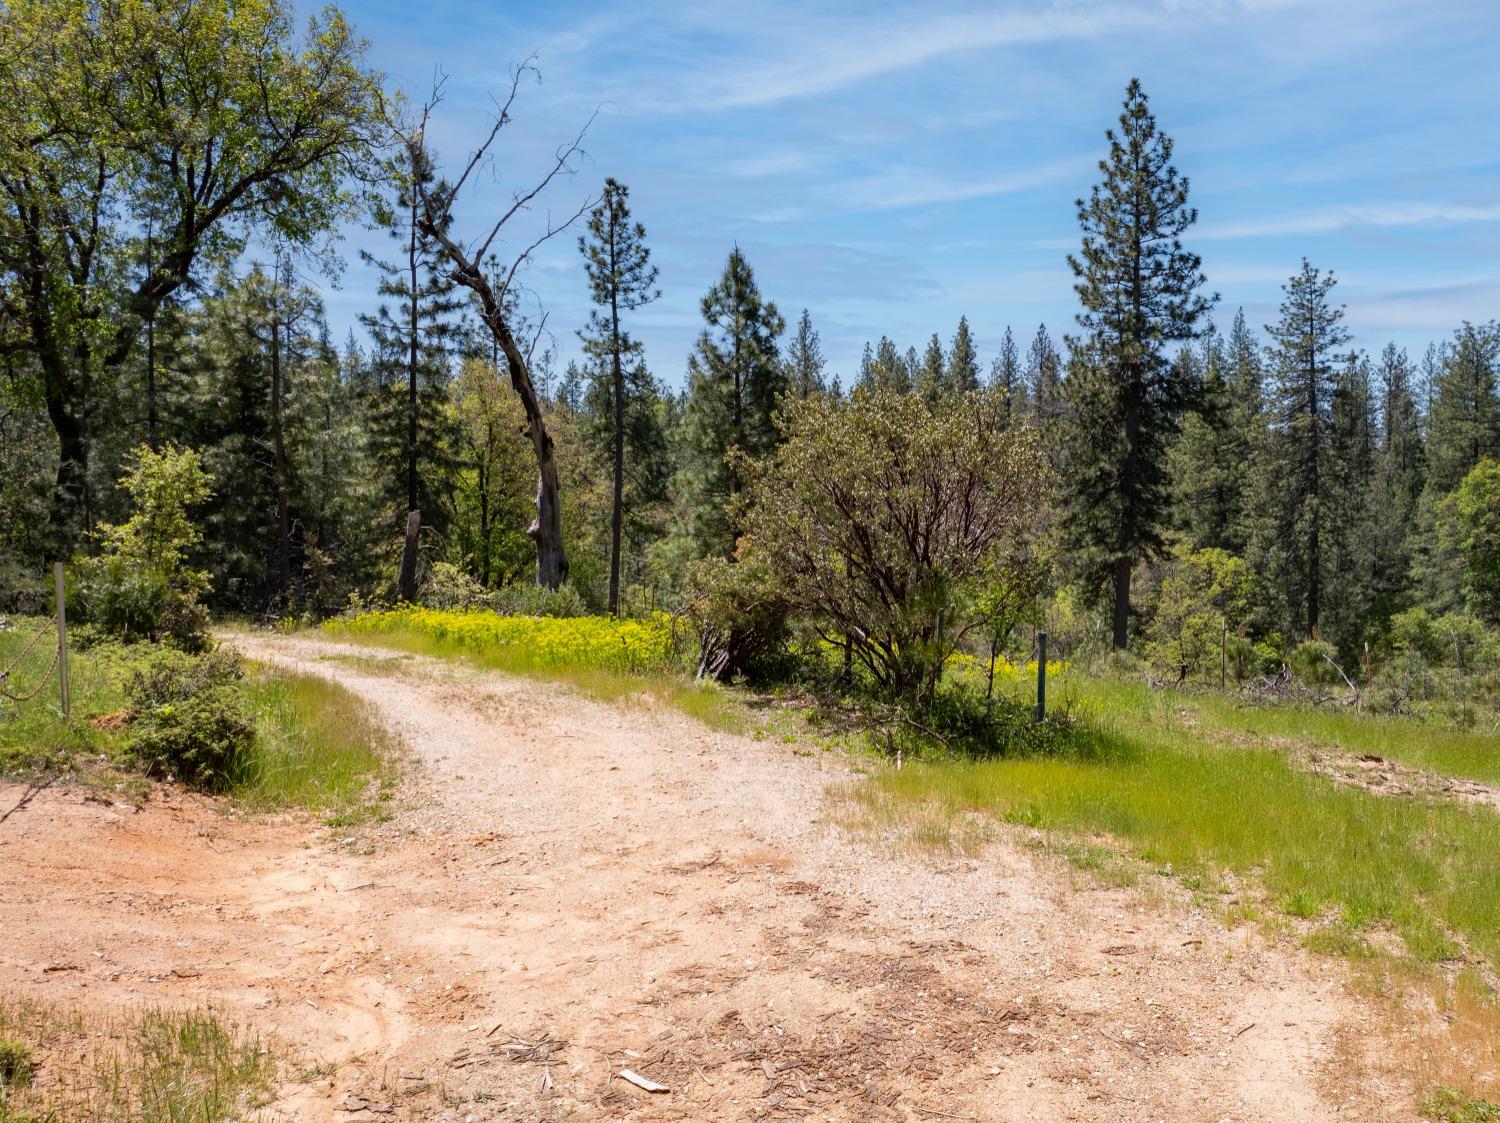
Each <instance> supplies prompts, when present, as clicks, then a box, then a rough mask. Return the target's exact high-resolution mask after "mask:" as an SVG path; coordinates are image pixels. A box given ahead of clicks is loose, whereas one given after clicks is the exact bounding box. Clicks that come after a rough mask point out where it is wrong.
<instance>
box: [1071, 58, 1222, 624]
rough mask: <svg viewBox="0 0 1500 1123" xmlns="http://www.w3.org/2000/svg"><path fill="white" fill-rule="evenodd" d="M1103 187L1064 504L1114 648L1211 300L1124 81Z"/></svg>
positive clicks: (1093, 228) (1160, 152) (1086, 247)
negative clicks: (1176, 353) (1185, 365)
mask: <svg viewBox="0 0 1500 1123" xmlns="http://www.w3.org/2000/svg"><path fill="white" fill-rule="evenodd" d="M1105 135H1106V136H1107V137H1108V139H1109V156H1108V158H1107V159H1105V160H1103V161H1101V162H1100V165H1099V168H1100V171H1101V172H1102V173H1103V176H1104V178H1103V180H1102V181H1101V182H1100V183H1099V184H1097V185H1096V186H1095V187H1094V189H1093V192H1092V194H1091V195H1090V197H1089V199H1087V200H1083V199H1080V200H1078V220H1079V225H1080V226H1081V227H1082V228H1083V246H1082V249H1081V251H1080V253H1079V255H1078V256H1076V257H1074V256H1072V255H1070V256H1069V258H1068V263H1069V265H1070V266H1071V267H1072V269H1073V273H1074V275H1075V276H1076V277H1077V278H1078V282H1077V284H1076V285H1075V286H1074V288H1075V291H1076V292H1077V293H1078V296H1079V299H1080V300H1081V301H1082V303H1083V311H1082V312H1081V313H1080V314H1079V316H1078V323H1079V326H1080V327H1082V328H1083V329H1084V333H1085V336H1084V340H1083V341H1082V342H1081V343H1078V342H1074V341H1072V340H1070V341H1069V343H1070V350H1073V351H1075V352H1078V351H1084V352H1086V353H1087V355H1088V361H1084V362H1080V363H1079V364H1078V365H1077V367H1076V368H1075V369H1076V376H1075V374H1073V373H1070V376H1069V378H1068V382H1067V386H1066V389H1065V395H1066V398H1067V402H1068V406H1069V409H1070V414H1071V416H1070V417H1069V419H1068V471H1067V473H1065V475H1064V482H1065V485H1066V487H1067V489H1068V492H1069V499H1070V502H1069V503H1068V504H1067V507H1066V513H1065V522H1064V525H1065V530H1066V534H1067V538H1068V540H1069V541H1070V542H1071V543H1072V544H1073V545H1074V547H1075V549H1076V551H1077V556H1078V557H1079V559H1080V561H1081V563H1082V568H1083V570H1084V573H1085V575H1086V577H1088V578H1089V579H1091V580H1093V581H1099V583H1101V584H1102V583H1103V580H1104V579H1106V578H1107V579H1108V581H1109V583H1110V585H1111V586H1112V598H1113V602H1114V612H1113V618H1114V624H1113V641H1114V646H1115V647H1116V648H1123V647H1124V646H1125V644H1126V641H1127V640H1128V638H1129V624H1130V607H1131V606H1130V580H1131V573H1132V571H1133V570H1134V568H1135V565H1136V563H1137V562H1139V561H1140V560H1141V559H1142V558H1145V557H1148V556H1150V555H1151V554H1153V553H1154V552H1155V551H1157V550H1158V549H1159V548H1160V547H1161V545H1162V532H1163V530H1164V529H1165V527H1166V524H1167V519H1168V518H1169V516H1170V504H1169V495H1168V487H1169V481H1168V479H1167V473H1166V461H1167V452H1168V449H1169V448H1170V446H1171V441H1172V439H1173V438H1174V437H1175V436H1176V434H1177V429H1178V423H1179V420H1180V418H1181V415H1182V413H1183V411H1184V410H1185V409H1187V408H1188V407H1189V406H1191V405H1192V404H1193V403H1194V401H1195V400H1196V397H1197V394H1198V389H1199V388H1198V386H1197V385H1195V384H1194V383H1192V382H1191V381H1188V380H1185V379H1183V378H1182V377H1180V373H1181V371H1180V368H1179V367H1177V366H1175V365H1174V364H1173V363H1172V362H1171V361H1170V359H1169V357H1168V355H1167V347H1168V346H1169V345H1170V344H1172V343H1175V342H1180V341H1184V340H1189V339H1194V338H1196V337H1197V336H1198V335H1199V334H1201V330H1202V329H1201V328H1200V327H1199V326H1198V325H1199V321H1200V320H1202V319H1203V318H1204V316H1205V315H1206V314H1207V312H1208V311H1209V309H1210V308H1211V307H1212V306H1213V303H1214V299H1215V298H1213V297H1208V296H1205V295H1203V294H1202V293H1201V292H1200V291H1199V290H1200V288H1201V287H1202V285H1203V284H1204V283H1205V278H1204V276H1203V274H1202V272H1201V271H1200V261H1199V259H1198V257H1197V255H1196V254H1192V253H1189V252H1188V251H1187V250H1185V249H1183V247H1182V242H1181V237H1182V235H1183V234H1184V233H1185V232H1186V231H1187V229H1188V228H1189V227H1190V226H1192V224H1193V223H1194V222H1195V221H1197V218H1198V212H1197V211H1196V210H1195V209H1193V208H1192V207H1191V206H1189V205H1188V181H1187V179H1185V178H1183V177H1182V176H1180V175H1179V174H1178V172H1177V169H1176V168H1174V167H1173V166H1172V163H1171V160H1172V141H1171V139H1170V138H1169V137H1167V136H1165V135H1164V134H1162V133H1160V132H1158V131H1157V128H1156V119H1155V118H1154V117H1153V116H1152V114H1151V110H1150V106H1149V104H1148V102H1147V99H1146V95H1145V93H1144V92H1142V90H1141V85H1140V82H1139V81H1135V80H1132V81H1131V83H1130V86H1129V87H1128V88H1127V90H1126V93H1125V106H1124V111H1123V112H1122V113H1121V115H1120V131H1119V133H1118V134H1116V133H1115V131H1114V130H1110V131H1108V132H1107V133H1106V134H1105Z"/></svg>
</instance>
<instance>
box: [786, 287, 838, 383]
mask: <svg viewBox="0 0 1500 1123" xmlns="http://www.w3.org/2000/svg"><path fill="white" fill-rule="evenodd" d="M826 366H827V363H826V361H825V360H824V358H823V346H822V342H821V341H820V340H819V339H818V333H817V330H816V329H815V328H814V327H813V325H812V317H811V316H809V315H808V313H807V309H806V308H804V309H802V317H801V319H799V320H798V321H797V334H796V335H794V336H792V341H791V343H789V344H788V345H787V349H786V381H787V393H788V394H791V395H792V396H793V397H795V398H811V397H813V396H815V395H819V394H824V393H826V392H827V390H828V386H827V382H826V380H825V378H824V376H823V369H824V367H826Z"/></svg>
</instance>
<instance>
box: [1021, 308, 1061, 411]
mask: <svg viewBox="0 0 1500 1123" xmlns="http://www.w3.org/2000/svg"><path fill="white" fill-rule="evenodd" d="M1025 385H1026V391H1027V392H1026V399H1027V403H1028V406H1029V408H1030V411H1031V420H1032V423H1033V424H1035V425H1038V426H1044V425H1047V424H1048V423H1050V422H1053V421H1056V420H1057V419H1058V418H1060V417H1061V416H1062V415H1063V413H1064V411H1065V407H1064V405H1063V399H1062V357H1061V356H1060V355H1059V354H1058V353H1057V347H1056V346H1055V345H1054V344H1053V342H1052V336H1051V335H1050V334H1048V332H1047V325H1046V324H1040V325H1038V327H1037V329H1036V335H1035V336H1033V337H1032V340H1031V346H1030V347H1029V348H1028V349H1027V351H1026V383H1025Z"/></svg>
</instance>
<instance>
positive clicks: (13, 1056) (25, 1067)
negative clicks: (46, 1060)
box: [0, 1037, 33, 1099]
mask: <svg viewBox="0 0 1500 1123" xmlns="http://www.w3.org/2000/svg"><path fill="white" fill-rule="evenodd" d="M32 1063H33V1062H32V1049H31V1046H29V1045H27V1044H26V1043H25V1042H24V1041H12V1040H11V1039H10V1038H7V1037H0V1099H4V1097H5V1091H4V1089H6V1088H9V1087H13V1086H15V1085H24V1084H29V1083H30V1082H31V1070H32Z"/></svg>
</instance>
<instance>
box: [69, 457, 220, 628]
mask: <svg viewBox="0 0 1500 1123" xmlns="http://www.w3.org/2000/svg"><path fill="white" fill-rule="evenodd" d="M121 486H122V487H123V488H124V489H125V490H126V492H128V493H129V495H130V499H131V506H132V513H131V515H130V517H129V518H128V519H126V520H125V521H124V522H123V523H120V524H118V525H106V526H102V527H100V529H99V537H100V539H101V541H102V542H103V545H104V553H103V555H102V556H100V557H95V558H84V559H82V560H80V561H79V562H78V563H77V567H76V569H77V576H76V579H75V583H74V600H75V605H74V611H75V613H76V614H77V615H78V616H79V618H80V619H83V620H88V621H92V622H93V623H96V624H98V625H99V626H101V627H103V628H105V629H106V630H108V631H109V632H111V633H112V634H114V635H116V636H119V637H120V638H121V639H125V640H131V639H153V640H165V641H167V642H170V643H172V644H174V645H175V646H177V647H180V648H182V649H183V650H184V651H203V650H205V649H206V648H207V646H208V613H207V612H206V611H205V610H204V609H203V608H202V606H200V605H199V604H198V597H199V595H200V594H201V593H202V592H203V591H204V590H205V589H207V588H208V575H207V574H205V573H202V572H200V571H197V570H193V569H190V568H188V566H187V564H186V559H187V554H188V551H190V550H191V549H192V548H193V547H195V546H196V545H197V544H198V542H199V541H200V540H201V538H202V532H201V530H200V529H199V527H198V525H197V524H196V523H194V522H193V521H192V519H191V518H190V517H189V511H190V510H191V508H192V507H193V506H195V505H196V504H198V503H201V502H202V501H203V500H204V499H206V498H207V497H208V494H209V491H208V476H207V475H206V474H205V473H204V471H203V466H202V461H201V458H200V457H199V455H198V453H196V452H193V451H192V450H190V449H176V448H167V449H163V450H161V451H156V450H154V449H151V448H148V447H147V446H145V445H142V446H141V447H140V448H137V449H136V450H135V451H134V452H133V453H132V454H131V461H130V463H129V467H128V469H127V471H126V473H125V476H124V478H123V479H122V481H121Z"/></svg>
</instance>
